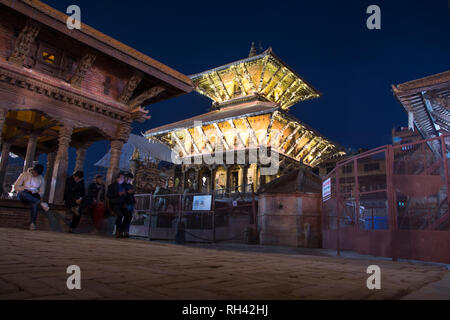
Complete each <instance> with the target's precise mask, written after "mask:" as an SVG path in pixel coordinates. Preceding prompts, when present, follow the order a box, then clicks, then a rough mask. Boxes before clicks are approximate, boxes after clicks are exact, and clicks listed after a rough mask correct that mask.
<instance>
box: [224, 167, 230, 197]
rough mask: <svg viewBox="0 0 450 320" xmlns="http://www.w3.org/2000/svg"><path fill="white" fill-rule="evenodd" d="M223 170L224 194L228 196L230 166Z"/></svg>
mask: <svg viewBox="0 0 450 320" xmlns="http://www.w3.org/2000/svg"><path fill="white" fill-rule="evenodd" d="M225 170H226V173H225V193H226V194H227V195H228V194H230V193H231V174H230V172H231V166H226V167H225Z"/></svg>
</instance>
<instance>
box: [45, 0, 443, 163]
mask: <svg viewBox="0 0 450 320" xmlns="http://www.w3.org/2000/svg"><path fill="white" fill-rule="evenodd" d="M44 2H45V3H47V4H49V5H51V6H52V7H54V8H56V9H58V10H60V11H63V12H65V11H66V8H67V7H68V6H69V5H72V4H76V5H78V6H80V8H81V20H82V22H83V23H86V24H88V25H90V26H92V27H94V28H96V29H98V30H100V31H101V32H103V33H105V34H107V35H109V36H111V37H113V38H116V39H117V40H119V41H121V42H123V43H125V44H127V45H129V46H131V47H133V48H135V49H137V50H139V51H141V52H143V53H145V54H147V55H149V56H150V57H152V58H154V59H157V60H159V61H161V62H162V63H164V64H167V65H168V66H170V67H172V68H174V69H175V70H178V71H180V72H182V73H184V74H186V75H190V74H194V73H198V72H201V71H204V70H207V69H211V68H214V67H217V66H220V65H223V64H226V63H228V62H232V61H235V60H239V59H241V58H245V57H247V55H248V52H249V49H250V44H251V42H252V41H255V42H256V43H258V42H259V41H261V43H262V46H263V48H264V49H266V48H267V47H269V46H271V47H272V48H273V51H274V52H275V54H277V55H278V56H279V57H280V58H281V59H282V60H283V61H284V62H285V63H287V64H288V65H289V66H290V67H292V68H293V69H294V70H296V71H297V72H298V73H299V74H300V75H301V76H302V77H303V78H304V79H305V80H306V81H308V82H309V83H310V84H312V85H313V86H314V87H315V88H316V89H317V90H319V91H320V92H321V93H322V94H323V96H322V97H321V98H319V99H314V100H311V101H307V102H301V103H299V104H297V105H295V106H293V107H292V108H291V111H290V112H292V113H293V114H294V115H295V116H297V117H298V118H299V119H300V120H302V121H304V122H305V123H307V124H309V125H310V126H312V127H313V128H315V129H317V130H318V131H319V132H321V133H322V134H324V135H325V136H327V137H328V138H330V139H332V140H333V141H335V142H337V143H339V144H340V145H342V146H344V147H355V148H359V147H363V148H373V147H376V146H379V145H383V144H388V143H390V142H391V129H392V128H393V127H397V126H405V125H406V124H407V116H406V113H405V112H404V110H403V108H402V107H401V105H400V104H399V103H398V102H397V101H396V99H395V98H394V96H393V94H392V91H391V84H399V83H403V82H406V81H409V80H414V79H417V78H421V77H424V76H428V75H431V74H434V73H439V72H443V71H446V70H449V69H450V67H449V66H450V59H449V58H450V41H449V34H450V9H449V4H448V1H447V0H432V1H431V0H422V1H412V0H396V1H373V0H371V1H364V0H359V1H302V0H297V1H281V0H279V1H262V0H261V1H236V2H234V1H205V2H202V1H170V0H167V1H153V0H149V1H137V0H128V1H107V0H86V1H85V0H83V1H78V0H44ZM371 4H377V5H379V6H380V8H381V30H369V29H367V27H366V19H367V17H368V16H369V15H368V14H366V8H367V7H368V6H369V5H371ZM210 105H211V101H210V100H209V99H208V98H207V97H203V96H201V95H200V94H197V93H196V92H192V93H190V94H187V95H184V96H181V97H177V98H174V99H170V100H167V101H163V102H160V103H157V104H154V105H152V106H150V107H149V110H150V114H151V116H152V118H151V119H150V120H148V121H146V122H145V123H143V124H135V125H134V129H133V132H134V133H139V132H141V131H146V130H148V129H150V128H154V127H157V126H160V125H163V124H166V123H171V122H174V121H178V120H182V119H184V118H187V117H191V116H194V115H197V114H201V113H204V112H206V111H207V110H208V108H209V107H210ZM107 149H108V144H107V143H105V142H99V143H96V144H95V145H94V146H93V147H91V148H90V149H89V151H88V155H87V165H86V167H85V169H86V170H92V163H94V162H95V161H96V160H98V159H99V158H100V157H101V156H102V155H103V154H104V153H105V152H106V151H107ZM70 155H71V165H70V167H69V170H72V168H73V162H74V157H75V153H74V150H71V151H70Z"/></svg>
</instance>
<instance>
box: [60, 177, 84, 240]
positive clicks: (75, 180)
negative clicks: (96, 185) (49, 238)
mask: <svg viewBox="0 0 450 320" xmlns="http://www.w3.org/2000/svg"><path fill="white" fill-rule="evenodd" d="M83 177H84V174H83V171H77V172H75V173H74V174H73V175H72V176H71V177H69V178H67V180H66V188H65V189H64V202H65V203H66V206H67V207H68V208H70V210H71V211H72V223H71V224H70V229H69V232H73V229H75V228H77V227H78V224H79V223H80V218H81V213H82V211H83V207H84V206H83V199H84V196H85V193H86V191H85V188H84V180H83Z"/></svg>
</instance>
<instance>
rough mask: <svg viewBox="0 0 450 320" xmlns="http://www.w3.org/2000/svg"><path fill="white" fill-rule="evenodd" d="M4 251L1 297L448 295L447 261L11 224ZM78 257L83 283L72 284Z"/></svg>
mask: <svg viewBox="0 0 450 320" xmlns="http://www.w3.org/2000/svg"><path fill="white" fill-rule="evenodd" d="M211 246H212V245H211ZM0 257H1V259H0V299H36V298H38V299H401V298H414V299H424V298H432V299H436V298H440V299H450V296H449V294H450V277H449V271H448V270H447V269H446V268H444V267H441V266H437V265H422V264H411V263H405V262H390V261H386V260H363V259H349V258H337V257H322V256H311V255H300V254H282V253H262V252H252V251H249V250H226V249H225V250H224V249H223V248H221V250H211V249H207V248H202V247H195V246H194V247H193V246H181V245H172V244H166V243H157V242H148V241H140V240H131V239H123V240H116V239H113V238H103V237H98V236H88V235H74V234H63V233H54V232H44V231H35V232H30V231H27V230H18V229H5V228H0ZM74 264H75V265H78V266H80V268H81V287H82V289H81V290H68V289H67V287H66V280H67V277H68V276H69V275H68V274H66V268H67V266H69V265H74ZM372 264H377V265H379V266H380V268H381V275H382V280H381V281H382V282H381V287H382V289H381V290H368V289H367V287H366V280H367V277H368V276H369V275H368V274H366V269H367V266H369V265H372Z"/></svg>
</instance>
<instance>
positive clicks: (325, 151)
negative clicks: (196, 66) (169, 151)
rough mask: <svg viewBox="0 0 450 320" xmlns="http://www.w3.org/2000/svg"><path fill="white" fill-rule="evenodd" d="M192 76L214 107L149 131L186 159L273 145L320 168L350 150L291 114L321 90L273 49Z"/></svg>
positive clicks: (290, 156)
mask: <svg viewBox="0 0 450 320" xmlns="http://www.w3.org/2000/svg"><path fill="white" fill-rule="evenodd" d="M191 79H192V82H193V84H194V89H195V90H196V91H197V92H199V93H200V94H203V95H205V96H207V97H209V98H210V99H211V100H212V101H213V104H212V107H211V111H210V112H208V113H205V114H202V115H199V116H195V117H193V118H189V119H186V120H182V121H178V122H175V123H172V124H168V125H165V126H161V127H158V128H155V129H151V130H149V131H147V132H146V134H145V136H146V137H147V138H149V139H152V140H158V141H161V142H163V143H165V144H167V145H168V146H170V147H171V148H173V149H178V150H177V151H179V156H180V157H182V158H183V157H195V156H198V155H202V154H204V153H214V152H216V151H217V150H223V151H225V152H228V151H235V150H239V149H250V148H258V147H260V146H267V147H270V148H271V150H272V151H276V152H278V153H279V154H282V155H284V156H286V157H288V158H291V159H293V160H295V161H301V162H303V163H304V164H306V165H308V166H312V167H314V166H316V165H318V164H319V163H320V162H321V161H322V160H324V159H327V158H330V157H333V156H339V155H342V154H344V152H343V151H342V148H341V147H340V146H338V145H337V144H335V143H333V142H332V141H330V140H329V139H327V138H326V137H324V136H323V135H321V134H320V133H319V132H317V131H316V130H314V129H312V128H311V127H309V126H308V125H306V124H304V123H303V122H302V121H300V120H298V119H297V118H295V117H294V116H292V115H291V114H290V113H288V110H289V107H291V106H292V105H294V104H295V103H298V102H300V101H304V100H308V99H312V98H317V97H319V96H320V94H319V92H318V91H317V90H316V89H314V88H313V87H312V86H311V85H310V84H308V83H307V82H306V81H305V80H303V79H302V77H301V76H300V75H298V74H297V73H296V72H295V71H293V70H292V69H291V68H290V67H288V66H287V65H286V64H285V63H284V62H283V61H282V60H281V59H280V58H278V57H277V56H276V55H275V54H274V53H273V52H272V49H270V48H269V49H268V50H266V51H264V52H262V53H261V54H257V55H251V56H250V57H248V58H245V59H242V60H239V61H235V62H233V63H229V64H226V65H224V66H221V67H218V68H214V69H211V70H207V71H204V72H201V73H198V74H195V75H192V76H191Z"/></svg>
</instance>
